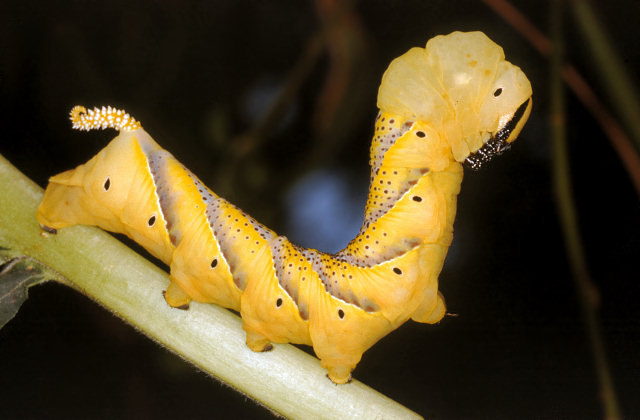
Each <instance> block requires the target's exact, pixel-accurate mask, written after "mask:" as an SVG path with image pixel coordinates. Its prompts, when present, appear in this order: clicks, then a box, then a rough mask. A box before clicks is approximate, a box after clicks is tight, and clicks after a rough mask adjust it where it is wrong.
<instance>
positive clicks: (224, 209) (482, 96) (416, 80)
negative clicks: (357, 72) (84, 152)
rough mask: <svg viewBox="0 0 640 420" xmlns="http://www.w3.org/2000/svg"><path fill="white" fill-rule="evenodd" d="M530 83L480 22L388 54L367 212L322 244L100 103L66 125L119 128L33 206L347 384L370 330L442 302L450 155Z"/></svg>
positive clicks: (377, 331) (384, 329)
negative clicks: (133, 257) (278, 228)
mask: <svg viewBox="0 0 640 420" xmlns="http://www.w3.org/2000/svg"><path fill="white" fill-rule="evenodd" d="M531 95H532V89H531V85H530V83H529V81H528V79H527V77H526V76H525V74H524V73H523V72H522V70H521V69H520V68H518V67H517V66H515V65H513V64H511V63H509V62H508V61H506V60H505V57H504V53H503V50H502V48H501V47H500V46H498V45H497V44H495V43H494V42H493V41H491V40H490V39H489V38H488V37H487V36H486V35H484V34H483V33H482V32H468V33H462V32H453V33H451V34H449V35H441V36H436V37H434V38H432V39H431V40H429V41H428V43H427V44H426V47H425V48H412V49H410V50H409V51H408V52H407V53H405V54H404V55H402V56H400V57H399V58H397V59H395V60H393V61H392V63H391V64H390V66H389V67H388V69H387V70H386V72H385V73H384V75H383V77H382V83H381V85H380V88H379V91H378V102H377V104H378V108H379V113H378V116H377V118H376V120H375V127H374V134H373V140H372V144H371V149H370V166H371V173H370V188H369V195H368V199H367V204H366V208H365V212H364V213H365V214H364V221H363V224H362V227H361V228H360V231H359V233H358V234H357V236H356V237H355V238H354V239H353V240H352V241H351V242H349V244H348V245H347V246H346V247H345V248H344V249H343V250H341V251H339V252H337V253H335V254H333V255H329V254H327V253H323V252H320V251H318V250H315V249H305V248H302V247H299V246H296V245H294V244H292V243H291V242H290V241H289V240H288V239H287V238H286V237H284V236H280V235H278V234H276V233H275V232H274V231H272V230H271V229H269V228H267V227H266V226H264V225H262V224H261V223H259V222H258V221H256V220H255V219H254V218H252V217H251V216H249V215H248V214H247V213H245V212H244V211H242V210H241V209H239V208H238V207H236V206H234V205H233V204H231V203H229V202H228V201H226V200H225V199H224V198H222V197H219V196H218V195H216V194H215V193H214V192H213V191H211V190H210V189H208V188H207V187H206V186H205V185H204V184H203V183H202V182H201V181H200V180H199V179H198V178H197V177H196V176H195V175H194V174H193V173H192V172H191V171H189V170H188V169H187V168H186V167H185V166H183V165H182V164H181V163H179V162H178V161H177V160H176V159H175V158H174V157H173V156H172V155H171V154H170V153H169V152H167V151H166V150H164V149H162V148H161V147H160V146H159V145H158V144H157V143H156V142H155V141H154V140H153V139H152V138H151V136H150V135H149V134H148V133H147V132H146V131H144V129H143V128H142V125H141V124H140V122H138V121H136V120H135V119H134V118H133V117H131V116H130V115H129V114H127V113H126V112H124V111H122V110H117V109H114V108H111V107H102V108H95V109H93V110H87V109H85V108H84V107H81V106H76V107H75V108H73V110H72V111H71V121H72V123H73V128H76V129H80V130H93V129H105V128H114V129H116V130H118V131H119V135H118V136H117V137H116V138H115V139H113V140H112V141H111V142H110V143H109V144H108V145H107V146H106V147H105V148H104V149H103V150H102V151H100V152H99V153H98V154H97V155H96V156H94V157H93V158H92V159H91V160H89V161H88V162H87V163H85V164H83V165H80V166H78V167H77V168H75V169H73V170H69V171H66V172H63V173H61V174H58V175H55V176H53V177H52V178H50V180H49V184H48V186H47V188H46V191H45V195H44V198H43V201H42V203H41V204H40V206H39V207H38V210H37V219H38V222H39V223H40V225H41V227H42V228H43V229H45V230H46V231H48V232H51V233H55V232H56V231H57V229H61V228H64V227H66V226H70V225H75V224H84V225H95V226H99V227H101V228H103V229H105V230H108V231H112V232H118V233H123V234H125V235H127V236H129V237H130V238H132V239H133V240H134V241H136V242H137V243H139V244H140V245H142V246H143V247H144V248H145V249H147V250H148V251H149V252H150V253H151V254H153V255H154V256H156V257H157V258H159V259H160V260H161V261H163V262H164V263H166V264H167V265H169V267H170V284H169V285H168V287H167V289H166V291H164V296H165V300H166V302H167V303H168V304H169V305H170V306H172V307H174V308H182V309H187V308H188V306H189V303H190V302H191V301H192V300H194V301H197V302H206V303H214V304H217V305H221V306H223V307H226V308H230V309H233V310H235V311H238V312H239V313H240V315H241V316H242V320H243V329H244V330H245V332H246V343H247V345H248V347H249V348H250V349H251V350H253V351H257V352H260V351H266V350H270V349H271V347H272V344H271V343H295V344H305V345H311V346H313V349H314V351H315V353H316V355H317V356H318V358H319V359H320V361H321V364H322V366H323V367H324V368H326V369H327V371H328V377H329V378H330V379H331V380H332V381H333V382H335V383H338V384H342V383H346V382H349V381H350V379H351V373H352V371H353V369H354V368H355V367H356V365H357V363H358V362H359V361H360V359H361V357H362V354H363V353H364V352H365V351H366V350H367V349H368V348H370V347H371V346H372V345H373V344H375V343H376V342H377V341H378V340H379V339H380V338H382V337H383V336H385V335H386V334H388V333H389V332H391V331H392V330H394V329H396V328H398V327H399V326H400V325H402V324H403V323H404V322H406V321H407V320H409V319H413V320H414V321H417V322H422V323H430V324H433V323H436V322H438V321H440V319H442V317H443V316H444V315H445V312H446V310H445V302H444V298H443V297H442V295H441V294H440V293H439V292H438V276H439V274H440V271H441V269H442V265H443V262H444V259H445V256H446V254H447V250H448V248H449V245H450V244H451V241H452V239H453V222H454V218H455V213H456V199H457V195H458V193H459V191H460V185H461V182H462V177H463V164H466V165H467V166H469V167H471V168H473V169H477V168H478V167H480V166H482V164H484V163H485V162H487V161H489V160H490V159H491V158H492V157H493V156H495V155H499V154H501V153H502V152H504V151H505V150H507V149H508V148H509V147H510V145H511V143H512V142H513V141H514V140H515V138H516V137H517V136H518V135H519V133H520V131H521V130H522V128H523V125H524V124H525V122H526V120H527V119H528V116H529V113H530V111H531V104H532V102H531Z"/></svg>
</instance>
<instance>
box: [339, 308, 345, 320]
mask: <svg viewBox="0 0 640 420" xmlns="http://www.w3.org/2000/svg"><path fill="white" fill-rule="evenodd" d="M338 316H339V317H340V319H344V311H343V310H342V309H338Z"/></svg>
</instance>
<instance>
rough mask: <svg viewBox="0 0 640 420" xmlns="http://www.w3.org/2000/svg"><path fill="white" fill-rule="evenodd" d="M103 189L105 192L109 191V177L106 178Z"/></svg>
mask: <svg viewBox="0 0 640 420" xmlns="http://www.w3.org/2000/svg"><path fill="white" fill-rule="evenodd" d="M103 187H104V190H105V191H109V187H111V179H109V177H107V180H106V181H104V185H103Z"/></svg>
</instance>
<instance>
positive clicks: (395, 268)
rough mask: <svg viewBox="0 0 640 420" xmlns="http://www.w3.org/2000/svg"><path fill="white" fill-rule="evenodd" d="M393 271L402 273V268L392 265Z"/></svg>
mask: <svg viewBox="0 0 640 420" xmlns="http://www.w3.org/2000/svg"><path fill="white" fill-rule="evenodd" d="M393 272H394V273H396V274H398V275H400V274H402V270H400V269H399V268H398V267H393Z"/></svg>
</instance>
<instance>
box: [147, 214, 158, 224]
mask: <svg viewBox="0 0 640 420" xmlns="http://www.w3.org/2000/svg"><path fill="white" fill-rule="evenodd" d="M155 223H156V216H155V214H154V215H153V216H151V217H150V218H149V220H148V221H147V224H148V225H149V227H151V226H153V225H154V224H155Z"/></svg>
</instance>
